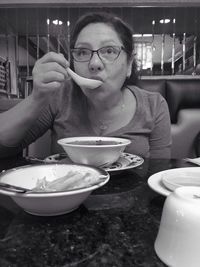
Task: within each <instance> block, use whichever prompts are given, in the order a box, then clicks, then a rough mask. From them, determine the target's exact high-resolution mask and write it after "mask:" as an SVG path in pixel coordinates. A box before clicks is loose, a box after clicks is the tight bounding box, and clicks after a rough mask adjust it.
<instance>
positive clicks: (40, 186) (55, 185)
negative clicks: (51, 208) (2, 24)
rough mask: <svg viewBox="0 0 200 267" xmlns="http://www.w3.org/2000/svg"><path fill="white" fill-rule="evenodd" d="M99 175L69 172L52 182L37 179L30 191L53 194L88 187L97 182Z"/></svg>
mask: <svg viewBox="0 0 200 267" xmlns="http://www.w3.org/2000/svg"><path fill="white" fill-rule="evenodd" d="M99 179H100V178H99V175H96V176H95V175H94V174H91V173H84V174H83V173H81V172H78V171H69V172H68V173H67V174H66V175H64V176H62V177H60V178H57V179H55V180H53V181H47V179H46V177H44V178H42V179H39V180H38V181H37V183H36V186H35V187H34V188H33V189H32V191H35V192H55V191H66V190H72V189H78V188H82V187H89V186H92V185H93V184H96V183H97V182H98V181H99Z"/></svg>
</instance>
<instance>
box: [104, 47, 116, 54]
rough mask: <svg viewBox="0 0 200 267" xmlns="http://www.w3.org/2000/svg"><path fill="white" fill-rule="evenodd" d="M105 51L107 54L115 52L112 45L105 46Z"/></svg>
mask: <svg viewBox="0 0 200 267" xmlns="http://www.w3.org/2000/svg"><path fill="white" fill-rule="evenodd" d="M106 53H107V54H112V53H115V51H114V48H113V47H107V48H106Z"/></svg>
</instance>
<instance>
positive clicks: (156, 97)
mask: <svg viewBox="0 0 200 267" xmlns="http://www.w3.org/2000/svg"><path fill="white" fill-rule="evenodd" d="M128 88H129V89H130V90H131V91H132V92H133V94H134V95H135V97H136V99H137V98H140V100H141V99H143V100H146V101H149V102H155V101H156V102H157V101H163V100H164V101H165V98H164V97H163V96H162V95H161V93H160V92H156V91H147V90H146V89H143V88H140V87H138V86H136V85H129V86H128Z"/></svg>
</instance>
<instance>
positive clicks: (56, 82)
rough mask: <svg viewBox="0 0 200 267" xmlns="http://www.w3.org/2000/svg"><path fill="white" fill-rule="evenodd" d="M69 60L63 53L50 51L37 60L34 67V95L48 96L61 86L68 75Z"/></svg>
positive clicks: (38, 96) (37, 96)
mask: <svg viewBox="0 0 200 267" xmlns="http://www.w3.org/2000/svg"><path fill="white" fill-rule="evenodd" d="M68 66H69V62H68V61H67V60H66V59H65V57H64V56H63V55H62V54H58V53H55V52H49V53H47V54H45V55H44V56H43V57H42V58H40V59H39V60H37V61H36V63H35V66H34V68H33V72H32V75H33V93H32V94H33V95H34V97H36V98H40V97H43V96H48V95H50V94H52V93H53V92H55V91H56V90H58V89H59V88H61V87H62V86H63V84H64V82H65V79H66V77H67V76H68V74H67V71H66V68H67V67H68Z"/></svg>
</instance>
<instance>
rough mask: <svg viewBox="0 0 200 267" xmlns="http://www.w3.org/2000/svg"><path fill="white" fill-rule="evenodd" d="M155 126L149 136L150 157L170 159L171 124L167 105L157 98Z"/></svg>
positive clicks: (160, 97) (164, 101)
mask: <svg viewBox="0 0 200 267" xmlns="http://www.w3.org/2000/svg"><path fill="white" fill-rule="evenodd" d="M155 114H156V115H155V116H156V117H155V124H154V128H153V130H152V133H151V136H150V140H149V143H150V157H151V158H164V159H165V158H167V159H168V158H170V157H171V143H172V140H171V122H170V115H169V109H168V104H167V102H166V100H165V99H164V98H163V97H162V96H159V98H158V101H157V105H156V111H155Z"/></svg>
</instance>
